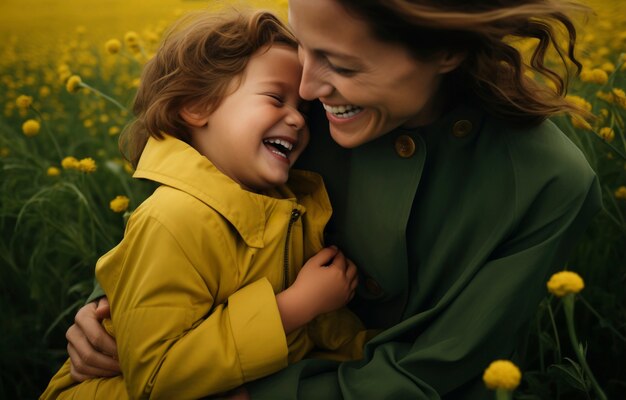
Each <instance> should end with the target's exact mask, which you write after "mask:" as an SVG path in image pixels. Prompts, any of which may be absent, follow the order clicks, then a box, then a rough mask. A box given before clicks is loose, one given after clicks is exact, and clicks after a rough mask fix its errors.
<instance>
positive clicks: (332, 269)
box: [289, 247, 358, 317]
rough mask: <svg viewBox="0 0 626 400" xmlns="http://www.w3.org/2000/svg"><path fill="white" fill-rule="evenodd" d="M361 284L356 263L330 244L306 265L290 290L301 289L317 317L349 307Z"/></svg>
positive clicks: (298, 290) (300, 292)
mask: <svg viewBox="0 0 626 400" xmlns="http://www.w3.org/2000/svg"><path fill="white" fill-rule="evenodd" d="M357 284H358V277H357V270H356V266H355V265H354V263H353V262H352V261H351V260H349V259H348V258H346V256H345V255H344V254H343V253H342V252H341V251H340V250H339V249H337V248H336V247H327V248H325V249H322V250H321V251H320V252H318V253H317V254H316V255H314V256H313V257H311V258H310V259H309V260H308V261H307V262H306V263H305V264H304V266H303V267H302V270H300V273H299V274H298V277H297V278H296V281H295V282H294V283H293V285H291V287H290V288H289V290H292V291H294V292H297V293H298V295H299V296H300V297H302V299H303V300H305V302H306V304H307V305H308V306H309V307H310V311H311V313H312V314H314V316H313V317H316V316H318V315H320V314H325V313H327V312H330V311H334V310H336V309H338V308H341V307H343V306H345V305H346V304H347V303H348V302H349V301H350V300H351V299H352V297H354V290H355V289H356V286H357Z"/></svg>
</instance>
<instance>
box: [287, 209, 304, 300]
mask: <svg viewBox="0 0 626 400" xmlns="http://www.w3.org/2000/svg"><path fill="white" fill-rule="evenodd" d="M299 216H300V211H298V210H297V209H295V208H294V209H293V210H291V218H289V225H287V240H285V251H284V252H283V290H285V289H287V287H288V286H289V243H290V237H291V227H292V225H293V223H294V222H296V220H297V219H298V217H299Z"/></svg>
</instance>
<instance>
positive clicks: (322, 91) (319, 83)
mask: <svg viewBox="0 0 626 400" xmlns="http://www.w3.org/2000/svg"><path fill="white" fill-rule="evenodd" d="M300 62H301V63H302V80H301V81H300V90H299V92H300V97H302V98H303V99H305V100H315V99H319V98H324V97H328V96H330V94H331V93H332V92H333V86H332V85H331V84H330V83H329V82H328V81H326V80H325V79H324V77H323V74H322V73H321V71H320V65H318V64H317V63H315V62H313V60H312V59H311V57H307V56H306V55H305V54H304V53H301V55H300Z"/></svg>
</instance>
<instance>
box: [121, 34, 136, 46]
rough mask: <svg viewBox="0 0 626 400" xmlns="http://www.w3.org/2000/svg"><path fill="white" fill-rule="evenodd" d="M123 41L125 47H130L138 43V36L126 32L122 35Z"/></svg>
mask: <svg viewBox="0 0 626 400" xmlns="http://www.w3.org/2000/svg"><path fill="white" fill-rule="evenodd" d="M124 41H125V42H126V44H127V45H129V46H132V45H133V44H137V43H139V35H137V32H134V31H128V32H126V34H125V35H124Z"/></svg>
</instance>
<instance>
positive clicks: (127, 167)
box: [124, 161, 135, 174]
mask: <svg viewBox="0 0 626 400" xmlns="http://www.w3.org/2000/svg"><path fill="white" fill-rule="evenodd" d="M124 171H126V173H127V174H132V173H134V172H135V168H133V165H132V164H131V163H129V162H128V161H124Z"/></svg>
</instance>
